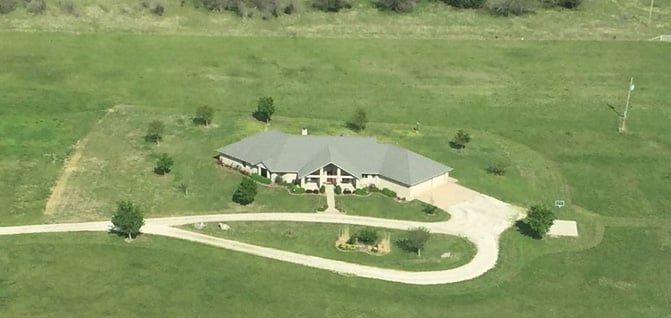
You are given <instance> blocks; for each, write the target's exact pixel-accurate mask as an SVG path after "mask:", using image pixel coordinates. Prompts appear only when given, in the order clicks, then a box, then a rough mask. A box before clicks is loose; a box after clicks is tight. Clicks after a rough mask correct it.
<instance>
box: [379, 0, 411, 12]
mask: <svg viewBox="0 0 671 318" xmlns="http://www.w3.org/2000/svg"><path fill="white" fill-rule="evenodd" d="M416 3H417V1H416V0H378V1H377V6H378V7H379V8H380V9H383V10H388V11H393V12H396V13H405V12H410V11H412V9H414V8H415V4H416Z"/></svg>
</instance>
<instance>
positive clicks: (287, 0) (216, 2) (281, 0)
mask: <svg viewBox="0 0 671 318" xmlns="http://www.w3.org/2000/svg"><path fill="white" fill-rule="evenodd" d="M193 3H194V5H195V6H196V8H205V9H207V10H210V11H217V12H223V11H233V12H235V13H237V14H238V15H239V16H241V17H248V18H251V17H253V16H254V15H255V13H256V14H260V16H261V18H263V19H267V18H269V17H271V16H272V17H278V16H280V14H282V13H284V14H293V13H294V12H296V5H295V4H294V2H293V0H194V1H193Z"/></svg>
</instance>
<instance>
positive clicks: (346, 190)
mask: <svg viewBox="0 0 671 318" xmlns="http://www.w3.org/2000/svg"><path fill="white" fill-rule="evenodd" d="M342 194H352V191H351V190H349V189H345V190H342Z"/></svg>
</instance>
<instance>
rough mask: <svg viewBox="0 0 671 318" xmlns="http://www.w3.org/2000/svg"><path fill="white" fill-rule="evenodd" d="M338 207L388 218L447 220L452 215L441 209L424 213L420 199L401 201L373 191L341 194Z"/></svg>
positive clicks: (426, 220) (337, 197) (425, 220)
mask: <svg viewBox="0 0 671 318" xmlns="http://www.w3.org/2000/svg"><path fill="white" fill-rule="evenodd" d="M336 207H337V208H338V210H340V211H341V212H345V213H347V214H353V215H364V216H373V217H378V218H386V219H402V220H412V221H423V222H435V221H447V220H449V219H450V215H449V214H448V213H447V212H445V211H443V210H440V209H439V210H438V211H437V212H436V213H435V214H433V215H430V214H426V213H424V212H423V211H422V208H423V207H424V205H423V203H422V202H420V201H416V200H413V201H409V202H403V203H399V202H396V201H395V200H394V199H393V198H389V197H386V196H384V195H382V194H380V193H371V194H370V195H369V196H358V195H339V196H336Z"/></svg>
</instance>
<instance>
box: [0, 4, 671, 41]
mask: <svg viewBox="0 0 671 318" xmlns="http://www.w3.org/2000/svg"><path fill="white" fill-rule="evenodd" d="M49 2H50V4H49V5H48V9H47V12H46V13H45V14H43V15H40V16H37V17H36V16H33V15H32V14H28V13H26V12H25V10H24V9H19V10H17V11H15V12H13V13H12V14H10V15H7V16H3V17H2V19H0V29H11V30H19V31H34V30H42V31H50V32H51V31H65V32H77V33H79V32H134V33H143V34H147V33H149V34H157V33H158V34H166V33H167V34H183V35H208V36H221V35H226V36H259V35H261V36H272V37H274V36H281V37H311V38H314V37H319V38H415V39H482V40H490V41H491V40H494V41H495V40H499V39H506V40H510V39H517V40H519V39H520V38H522V37H524V38H525V39H527V40H567V39H568V40H577V39H583V40H647V39H649V38H652V37H655V36H658V35H660V34H669V33H671V2H669V1H668V0H657V1H655V7H654V8H653V19H652V23H651V24H648V9H649V6H650V1H648V0H611V1H605V0H585V1H583V4H582V5H581V6H580V8H579V9H578V10H555V9H552V10H547V9H544V10H538V11H537V12H536V13H535V14H531V15H528V16H523V17H508V18H504V17H495V16H492V15H490V14H488V13H486V12H483V11H474V10H458V9H454V8H451V7H449V6H446V5H445V4H443V3H442V2H440V1H419V4H418V6H417V8H416V10H415V11H414V12H413V13H410V14H401V15H399V14H394V13H389V12H380V11H379V10H378V9H376V8H375V7H374V1H370V0H353V1H351V2H352V3H353V6H354V8H353V9H351V10H343V11H341V12H339V13H323V12H318V11H315V10H312V9H311V8H310V7H309V6H310V1H307V0H305V1H295V3H296V5H297V8H298V12H297V13H296V14H294V15H290V16H287V15H282V16H281V17H279V18H277V19H273V18H271V19H268V20H263V19H261V18H258V17H256V18H251V19H241V18H239V17H238V16H236V15H235V14H234V13H230V12H226V13H218V14H217V13H214V14H213V13H209V12H207V11H204V10H195V9H193V7H192V6H191V5H190V2H191V1H185V2H184V3H185V5H184V6H181V5H180V4H181V3H182V1H181V0H166V1H163V3H164V4H165V8H166V11H165V14H164V16H163V17H156V16H153V15H152V14H150V13H149V12H148V10H147V9H144V8H142V7H141V6H140V3H139V1H135V0H116V1H113V2H111V1H106V0H74V3H75V5H76V12H77V16H73V15H70V14H67V13H66V12H65V11H64V10H63V9H62V8H61V6H59V4H58V3H59V2H56V1H54V2H52V1H49Z"/></svg>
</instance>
